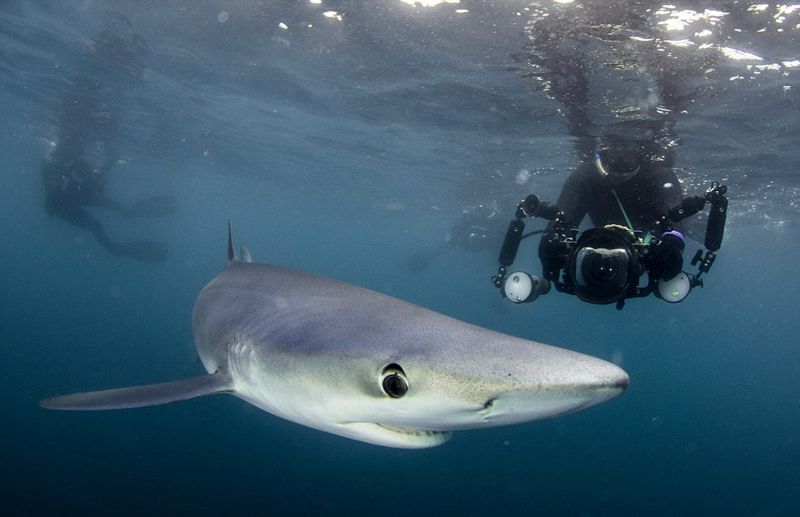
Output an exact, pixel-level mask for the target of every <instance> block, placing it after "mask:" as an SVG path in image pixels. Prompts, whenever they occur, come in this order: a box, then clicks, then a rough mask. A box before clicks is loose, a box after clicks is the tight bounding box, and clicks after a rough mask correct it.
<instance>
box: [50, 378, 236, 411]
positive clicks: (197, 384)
mask: <svg viewBox="0 0 800 517" xmlns="http://www.w3.org/2000/svg"><path fill="white" fill-rule="evenodd" d="M233 391H234V387H233V382H232V381H231V378H230V375H228V373H227V372H222V371H218V372H216V373H213V374H211V375H201V376H200V377H192V378H190V379H183V380H180V381H174V382H164V383H161V384H149V385H147V386H132V387H130V388H118V389H114V390H103V391H90V392H87V393H73V394H72V395H64V396H63V397H53V398H51V399H44V400H42V401H40V402H39V405H40V406H42V407H43V408H47V409H67V410H73V411H74V410H78V411H97V410H103V409H129V408H136V407H146V406H158V405H161V404H169V403H170V402H177V401H179V400H187V399H193V398H197V397H204V396H206V395H214V394H216V393H231V392H233Z"/></svg>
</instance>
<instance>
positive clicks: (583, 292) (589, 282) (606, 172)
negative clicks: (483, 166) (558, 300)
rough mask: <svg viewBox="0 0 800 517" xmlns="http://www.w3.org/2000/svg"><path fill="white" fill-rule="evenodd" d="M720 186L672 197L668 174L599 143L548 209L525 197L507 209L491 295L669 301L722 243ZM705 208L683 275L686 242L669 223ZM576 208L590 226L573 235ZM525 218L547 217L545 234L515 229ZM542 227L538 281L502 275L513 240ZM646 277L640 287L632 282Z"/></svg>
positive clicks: (695, 280) (637, 153)
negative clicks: (700, 236) (701, 234)
mask: <svg viewBox="0 0 800 517" xmlns="http://www.w3.org/2000/svg"><path fill="white" fill-rule="evenodd" d="M726 192H727V188H726V187H725V186H724V185H720V184H719V183H713V184H712V185H711V187H710V188H709V189H708V190H707V191H706V193H705V195H703V196H690V197H686V198H683V199H681V188H680V184H679V182H678V179H677V177H676V176H675V174H674V173H673V172H672V170H671V169H670V168H669V167H666V166H665V165H663V164H659V163H658V162H655V161H653V160H652V159H651V158H650V157H649V156H648V155H647V154H646V153H643V152H642V150H641V149H635V148H631V147H615V148H613V147H603V148H600V149H598V150H597V151H596V152H595V153H594V156H593V160H592V161H591V162H584V163H582V164H581V165H580V166H579V167H578V168H577V169H576V170H575V171H574V172H573V173H572V174H571V175H570V177H569V179H568V180H567V182H566V184H565V185H564V188H563V190H562V192H561V195H560V196H559V201H558V204H557V205H553V204H550V203H546V202H542V201H540V200H539V198H538V197H537V196H536V195H535V194H531V195H529V196H528V197H527V198H525V200H523V201H522V202H521V203H519V205H518V206H517V211H516V214H515V218H514V219H513V220H512V221H511V223H510V224H509V227H508V230H507V232H506V236H505V240H504V242H503V246H502V248H501V251H500V257H499V261H500V268H499V270H498V274H497V275H495V276H493V277H492V281H493V283H494V285H495V287H497V288H498V289H500V290H501V294H502V295H503V296H504V297H506V298H508V299H510V300H511V301H513V302H516V303H523V302H531V301H534V300H535V299H537V298H538V297H539V296H540V295H542V294H546V293H547V292H549V291H550V286H551V284H552V285H554V286H555V288H556V290H557V291H560V292H564V293H567V294H573V295H576V296H577V297H578V298H579V299H581V300H582V301H585V302H588V303H594V304H609V303H616V304H617V308H618V309H622V307H623V306H624V303H625V300H626V299H628V298H637V297H644V296H648V295H649V294H651V293H655V294H656V296H658V297H660V298H662V299H663V300H665V301H667V302H671V303H677V302H681V301H683V300H684V299H685V298H686V296H687V295H688V294H689V292H690V291H691V289H692V288H694V287H696V286H698V285H699V286H702V285H703V281H702V280H701V278H700V276H701V275H702V274H703V273H707V272H708V271H709V269H710V268H711V266H712V264H713V263H714V260H715V259H716V255H715V253H716V251H718V250H719V248H720V246H721V245H722V238H723V234H724V229H725V220H726V216H727V207H728V200H727V198H726V197H725V193H726ZM706 204H710V205H711V210H710V213H709V218H708V224H707V228H706V235H705V240H704V245H705V248H706V253H705V256H703V252H702V250H698V251H697V253H696V254H695V256H694V258H693V259H692V265H693V266H695V265H698V264H699V266H698V269H699V270H698V272H697V273H696V274H695V275H693V276H692V275H689V274H688V273H686V272H684V271H683V252H684V248H685V245H686V238H685V237H684V235H683V233H682V232H681V231H680V230H681V228H680V226H679V223H680V222H681V221H683V220H684V219H686V218H687V217H690V216H692V215H694V214H696V213H698V212H699V211H701V210H702V209H703V208H704V207H705V205H706ZM586 214H588V215H589V217H590V219H591V221H592V224H593V225H594V226H595V227H594V228H591V229H588V230H586V231H584V232H583V233H581V232H580V230H579V226H580V223H581V222H582V220H583V219H584V217H585V216H586ZM526 217H540V218H544V219H547V220H549V221H550V223H549V224H548V226H547V228H546V229H545V230H542V231H539V232H531V233H528V234H525V233H524V230H525V223H524V222H523V219H525V218H526ZM537 233H542V234H543V235H542V240H541V242H540V245H539V259H540V260H541V262H542V277H536V276H532V275H530V274H528V273H525V272H515V273H512V274H511V275H509V276H507V268H508V267H509V266H511V265H512V264H513V262H514V259H515V257H516V254H517V250H518V248H519V245H520V243H521V241H522V239H524V238H526V237H529V236H531V235H535V234H537ZM644 273H648V277H649V279H648V281H647V283H646V285H644V286H640V285H639V284H640V282H639V279H640V277H641V276H643V275H644Z"/></svg>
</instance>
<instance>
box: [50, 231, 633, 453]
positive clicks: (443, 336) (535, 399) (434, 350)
mask: <svg viewBox="0 0 800 517" xmlns="http://www.w3.org/2000/svg"><path fill="white" fill-rule="evenodd" d="M241 257H242V259H240V258H239V257H237V254H236V251H235V245H234V241H233V233H232V231H231V230H230V225H229V237H228V261H227V265H226V267H225V268H224V269H223V271H222V272H221V273H220V274H219V275H217V276H216V277H215V278H214V279H213V280H211V282H210V283H209V284H208V285H206V286H205V288H204V289H203V290H202V292H201V293H200V295H199V296H198V298H197V301H196V304H195V307H194V312H193V315H192V331H193V334H194V341H195V345H196V347H197V352H198V354H199V356H200V359H201V361H202V363H203V366H204V367H205V370H206V371H207V372H208V374H207V375H201V376H199V377H193V378H189V379H184V380H179V381H174V382H167V383H162V384H153V385H147V386H136V387H127V388H119V389H110V390H104V391H93V392H87V393H75V394H72V395H65V396H60V397H54V398H50V399H46V400H42V401H41V402H40V405H41V406H42V407H45V408H49V409H60V410H105V409H125V408H135V407H144V406H154V405H159V404H166V403H170V402H175V401H179V400H186V399H191V398H195V397H202V396H206V395H213V394H218V393H228V394H232V395H235V396H237V397H239V398H241V399H243V400H245V401H247V402H249V403H250V404H253V405H254V406H256V407H258V408H260V409H263V410H264V411H267V412H269V413H272V414H273V415H276V416H278V417H280V418H284V419H287V420H290V421H292V422H297V423H299V424H302V425H305V426H308V427H311V428H314V429H318V430H321V431H325V432H328V433H333V434H336V435H340V436H344V437H347V438H352V439H354V440H360V441H363V442H368V443H371V444H376V445H382V446H387V447H397V448H407V449H421V448H427V447H434V446H437V445H441V444H443V443H445V442H446V441H448V440H449V439H450V437H451V436H452V434H453V432H454V431H460V430H468V429H480V428H487V427H496V426H504V425H510V424H520V423H523V422H530V421H534V420H541V419H545V418H552V417H558V416H561V415H566V414H568V413H572V412H575V411H578V410H581V409H585V408H588V407H591V406H594V405H597V404H600V403H602V402H604V401H607V400H609V399H611V398H613V397H615V396H617V395H619V394H620V393H622V392H623V391H624V390H625V388H626V387H627V386H628V382H629V379H628V375H627V374H626V373H625V372H624V371H623V370H622V369H621V368H619V367H618V366H616V365H614V364H612V363H609V362H606V361H603V360H601V359H598V358H595V357H591V356H588V355H584V354H581V353H578V352H574V351H570V350H566V349H563V348H558V347H554V346H549V345H545V344H542V343H537V342H534V341H529V340H526V339H522V338H518V337H513V336H510V335H506V334H502V333H499V332H495V331H492V330H489V329H485V328H481V327H478V326H475V325H471V324H469V323H466V322H462V321H459V320H456V319H453V318H450V317H448V316H445V315H443V314H439V313H437V312H434V311H431V310H428V309H425V308H423V307H420V306H417V305H414V304H411V303H408V302H405V301H402V300H399V299H397V298H393V297H391V296H387V295H384V294H381V293H377V292H375V291H371V290H368V289H364V288H361V287H357V286H355V285H351V284H347V283H343V282H339V281H336V280H332V279H328V278H323V277H320V276H316V275H312V274H309V273H305V272H301V271H296V270H292V269H287V268H284V267H279V266H274V265H268V264H257V263H253V262H251V261H250V254H249V252H247V251H246V250H245V249H244V248H243V249H242V254H241Z"/></svg>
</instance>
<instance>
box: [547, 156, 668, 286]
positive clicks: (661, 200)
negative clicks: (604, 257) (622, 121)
mask: <svg viewBox="0 0 800 517" xmlns="http://www.w3.org/2000/svg"><path fill="white" fill-rule="evenodd" d="M614 193H616V197H615V196H614ZM617 198H619V201H617ZM680 199H681V185H680V182H679V181H678V177H677V176H675V173H674V172H673V171H672V169H670V168H668V167H664V166H660V165H654V164H650V165H648V166H646V167H645V166H642V170H640V171H639V172H638V173H637V174H636V175H635V176H634V177H632V178H630V179H628V180H626V181H619V182H612V181H611V180H610V179H608V178H606V177H604V176H603V175H602V174H600V172H599V171H598V170H597V166H596V165H595V163H594V162H584V163H582V164H581V165H580V166H578V168H577V169H575V170H574V171H573V172H572V174H570V176H569V178H567V182H566V183H565V184H564V188H563V189H562V190H561V194H560V195H559V197H558V203H557V206H558V208H559V209H560V210H561V211H562V212H564V215H565V219H566V222H567V224H571V225H575V226H579V225H580V224H581V222H583V219H584V218H585V217H586V215H587V214H588V215H589V218H590V219H591V221H592V225H593V226H595V227H601V226H605V225H607V224H618V225H621V226H628V223H627V221H626V220H625V215H627V217H628V220H629V221H630V224H631V225H632V226H633V228H634V229H636V230H645V231H647V230H648V229H650V227H651V226H652V224H653V223H654V222H655V221H656V218H658V217H659V216H660V215H661V214H666V213H667V211H668V209H669V208H670V207H671V206H673V205H675V204H676V203H678V202H679V201H680ZM620 205H621V206H620ZM623 208H624V210H625V212H624V214H623ZM552 227H553V223H550V225H548V227H547V230H546V231H545V233H544V235H543V236H542V240H541V241H540V243H539V259H540V260H541V262H542V271H543V275H544V277H545V278H548V279H551V280H552V279H555V278H557V277H558V271H559V270H560V268H561V267H562V264H561V260H560V259H559V258H558V254H556V255H553V248H552V247H551V246H549V242H550V241H549V239H550V237H551V235H552V234H551V230H552Z"/></svg>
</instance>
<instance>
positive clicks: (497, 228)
mask: <svg viewBox="0 0 800 517" xmlns="http://www.w3.org/2000/svg"><path fill="white" fill-rule="evenodd" d="M504 227H505V222H504V221H503V220H502V219H501V217H500V211H499V209H498V207H497V203H496V202H492V203H489V204H479V205H475V206H471V207H468V208H466V209H464V210H463V211H462V212H461V217H459V219H458V221H456V223H455V224H454V225H453V227H452V228H451V230H450V232H448V234H447V235H446V236H445V238H444V239H443V240H441V241H440V242H438V243H437V244H436V245H434V246H433V247H432V248H430V249H428V250H425V251H422V252H420V253H416V254H414V255H411V256H409V257H408V258H407V259H406V265H407V266H408V269H409V270H410V271H411V272H412V273H414V274H420V273H422V272H423V271H425V270H426V269H428V267H429V266H430V265H431V263H432V262H433V259H434V258H435V257H437V256H438V255H440V254H441V253H442V252H445V251H448V250H451V249H456V248H461V249H464V250H468V251H486V250H491V249H497V246H498V245H499V244H500V242H501V240H500V236H501V235H502V234H503V229H504Z"/></svg>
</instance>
